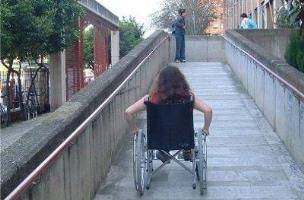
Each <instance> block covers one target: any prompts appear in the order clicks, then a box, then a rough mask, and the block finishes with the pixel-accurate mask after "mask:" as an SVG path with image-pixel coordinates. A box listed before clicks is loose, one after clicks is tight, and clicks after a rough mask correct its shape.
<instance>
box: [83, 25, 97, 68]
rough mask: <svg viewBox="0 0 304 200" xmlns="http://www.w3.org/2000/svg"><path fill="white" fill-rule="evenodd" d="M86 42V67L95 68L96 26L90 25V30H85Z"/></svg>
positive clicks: (84, 41)
mask: <svg viewBox="0 0 304 200" xmlns="http://www.w3.org/2000/svg"><path fill="white" fill-rule="evenodd" d="M83 43H84V61H85V68H89V69H92V70H94V63H95V61H94V47H93V43H94V28H93V27H90V28H89V29H88V30H85V31H84V34H83Z"/></svg>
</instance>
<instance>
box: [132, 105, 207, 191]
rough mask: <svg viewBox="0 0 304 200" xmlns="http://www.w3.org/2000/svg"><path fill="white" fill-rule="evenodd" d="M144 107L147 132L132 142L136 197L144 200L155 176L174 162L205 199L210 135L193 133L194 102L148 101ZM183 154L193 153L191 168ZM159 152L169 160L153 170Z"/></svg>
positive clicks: (135, 137) (143, 132) (138, 134)
mask: <svg viewBox="0 0 304 200" xmlns="http://www.w3.org/2000/svg"><path fill="white" fill-rule="evenodd" d="M145 105H146V111H147V131H146V132H145V131H143V130H142V129H141V130H139V131H138V133H137V134H135V135H134V141H133V176H134V184H135V189H136V191H137V193H138V194H139V195H141V196H142V195H143V194H144V191H145V189H147V190H148V189H149V188H150V183H151V179H152V177H153V175H155V174H156V173H157V172H158V171H159V170H160V169H161V168H163V167H164V166H165V165H166V164H169V163H170V161H171V160H172V161H174V162H176V163H177V164H178V165H180V166H181V167H182V168H184V169H185V170H187V171H188V172H190V174H191V175H192V176H193V183H192V188H193V189H196V186H197V183H198V185H199V188H200V194H201V195H203V194H204V193H205V192H207V143H206V136H207V134H205V133H204V132H203V131H200V132H195V131H194V126H193V100H191V101H190V100H189V101H187V102H183V103H174V104H153V103H151V102H149V101H145ZM183 150H191V154H192V155H191V159H190V162H192V167H191V168H190V167H189V166H187V165H185V164H184V162H183V161H184V160H183V159H180V158H179V157H180V156H179V154H180V153H181V152H182V151H183ZM156 151H162V153H164V154H166V155H167V157H168V158H169V159H168V160H166V161H165V162H164V163H162V164H161V165H160V166H159V167H158V168H157V169H154V168H153V161H154V160H157V158H156V156H155V152H156ZM169 151H173V152H174V153H173V154H170V153H169Z"/></svg>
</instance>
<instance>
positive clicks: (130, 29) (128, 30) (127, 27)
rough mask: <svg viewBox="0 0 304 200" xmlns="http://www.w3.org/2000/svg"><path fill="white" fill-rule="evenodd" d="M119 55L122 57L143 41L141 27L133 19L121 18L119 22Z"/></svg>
mask: <svg viewBox="0 0 304 200" xmlns="http://www.w3.org/2000/svg"><path fill="white" fill-rule="evenodd" d="M119 31H120V33H119V34H120V41H119V45H120V55H121V56H122V57H123V56H125V55H126V54H128V52H129V51H130V50H131V49H133V48H134V47H135V46H136V45H137V44H138V43H140V42H141V41H142V40H143V35H144V30H143V25H140V24H139V23H138V22H136V20H135V18H134V17H131V16H130V17H128V18H126V17H123V18H122V20H121V21H120V22H119Z"/></svg>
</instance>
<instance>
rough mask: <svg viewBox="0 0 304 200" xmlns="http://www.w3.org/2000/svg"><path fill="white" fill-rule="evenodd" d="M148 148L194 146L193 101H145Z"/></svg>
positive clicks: (167, 148) (165, 148) (189, 147)
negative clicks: (164, 102) (170, 102)
mask: <svg viewBox="0 0 304 200" xmlns="http://www.w3.org/2000/svg"><path fill="white" fill-rule="evenodd" d="M145 104H146V110H147V143H148V149H159V150H167V151H168V150H180V149H192V148H194V127H193V101H186V102H183V103H174V104H154V103H151V102H150V101H147V102H145Z"/></svg>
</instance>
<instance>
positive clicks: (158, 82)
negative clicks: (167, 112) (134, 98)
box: [150, 66, 192, 102]
mask: <svg viewBox="0 0 304 200" xmlns="http://www.w3.org/2000/svg"><path fill="white" fill-rule="evenodd" d="M191 94H192V93H191V91H190V87H189V84H188V82H187V80H186V78H185V76H184V75H183V74H182V73H181V71H180V70H179V69H178V68H177V67H174V66H167V67H165V68H163V69H162V70H161V71H160V72H159V74H158V76H157V77H156V79H155V80H154V82H153V85H152V88H151V91H150V97H152V96H154V95H156V96H157V98H158V100H159V102H164V101H167V100H169V101H170V100H174V99H176V98H183V97H185V96H190V95H191Z"/></svg>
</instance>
